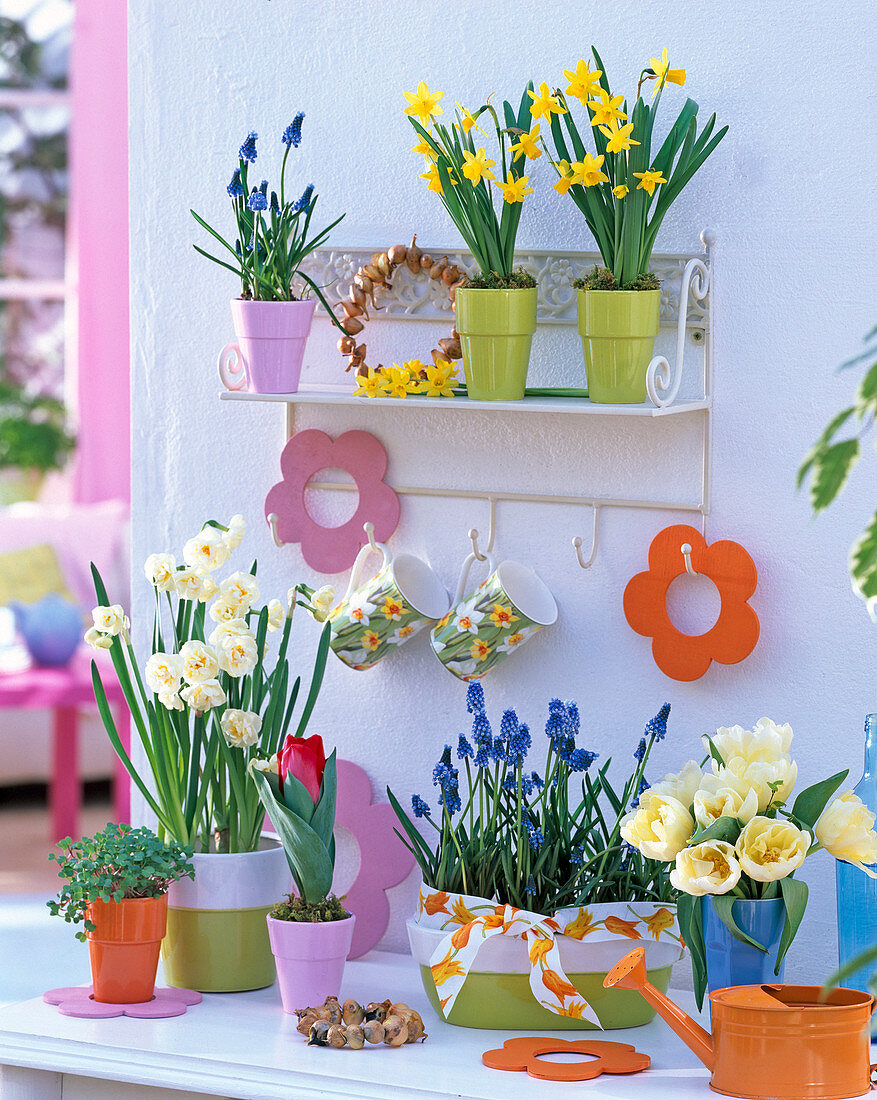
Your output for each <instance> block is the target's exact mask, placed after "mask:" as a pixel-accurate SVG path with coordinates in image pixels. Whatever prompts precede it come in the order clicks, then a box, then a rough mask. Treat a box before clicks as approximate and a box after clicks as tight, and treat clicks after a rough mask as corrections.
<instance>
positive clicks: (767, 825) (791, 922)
mask: <svg viewBox="0 0 877 1100" xmlns="http://www.w3.org/2000/svg"><path fill="white" fill-rule="evenodd" d="M703 742H704V746H705V748H706V749H707V751H708V752H709V760H710V770H709V771H706V772H704V771H702V769H701V766H700V765H699V764H698V763H697V762H696V761H694V760H689V761H688V763H687V764H686V765H685V766H684V767H683V769H682V770H681V771H680V772H678V773H677V774H675V775H668V776H665V778H664V779H663V780H662V781H661V782H660V783H656V784H655V785H654V786H652V787H651V788H649V789H648V790H646V791H644V793H643V794H642V796H641V798H640V801H639V805H638V807H636V808H635V809H633V810H631V811H630V812H629V813H627V814H626V815H625V816H624V818H623V819H622V821H621V836H622V837H623V838H624V840H625V841H626V842H627V843H628V844H630V845H632V846H633V847H634V848H636V849H637V851H638V852H640V853H641V854H642V855H644V856H647V857H648V858H650V859H659V860H663V861H664V862H665V863H670V864H672V865H673V867H672V870H671V871H670V882H671V883H672V885H673V886H674V887H675V888H676V889H677V890H679V891H680V892H681V895H680V898H679V904H678V908H679V922H680V929H681V932H682V935H683V937H684V938H685V940H686V942H687V943H688V944H689V946H690V947H691V957H692V965H693V969H694V981H695V993H696V995H697V998H698V1004H699V1005H702V1003H703V997H704V992H705V990H706V966H705V954H704V945H703V927H702V923H701V920H700V914H699V911H698V910H697V903H696V900H695V899H697V898H699V897H704V896H709V897H711V898H712V904H713V905H714V906H715V910H716V913H717V914H718V916H719V917H720V918H721V920H722V921H723V922H724V923H725V925H726V926H727V927H728V929H729V931H730V932H731V934H732V935H733V936H735V938H737V939H739V940H742V941H743V942H746V943H750V944H751V943H753V942H754V941H752V940H751V939H750V938H749V937H745V936H744V934H743V933H741V932H740V929H739V928H738V927H737V925H736V923H735V922H734V918H733V916H732V909H733V903H734V900H735V899H736V898H752V899H758V898H765V899H771V898H781V899H782V901H783V904H784V906H785V910H786V926H785V930H784V933H783V937H782V941H781V943H780V950H779V954H778V957H777V961H776V970H775V972H776V973H779V968H780V965H781V964H782V961H783V958H784V957H785V954H786V952H787V951H788V948H789V946H790V944H791V942H792V940H793V939H794V937H795V933H796V932H797V930H798V926H799V925H800V923H801V918H802V917H803V915H804V910H805V908H806V905H807V886H806V884H805V883H803V882H801V881H800V880H799V879H796V878H794V877H793V876H794V874H795V872H796V871H797V870H798V868H799V867H800V866H801V865H802V864H803V862H804V860H805V859H806V858H807V856H809V855H812V854H813V853H814V852H816V851H818V850H819V849H820V848H824V849H825V850H826V851H827V852H829V853H830V854H831V855H833V856H834V857H835V858H836V859H845V860H848V861H849V862H851V863H853V864H855V865H856V866H857V867H859V868H861V870H863V871H864V872H865V873H866V874H868V875H870V876H871V877H872V878H877V832H875V830H874V814H872V813H871V812H870V811H869V810H868V809H867V807H865V806H864V805H863V804H862V802H861V800H860V799H859V798H858V797H857V796H856V795H855V794H854V793H853V792H852V791H844V792H843V793H842V794H840V795H837V796H836V797H835V798H833V799H832V796H833V795H834V794H835V792H836V791H837V789H838V788H839V787H840V785H841V783H843V781H844V779H846V777H847V774H848V773H847V772H846V771H843V772H839V773H838V774H837V775H833V776H831V777H830V778H829V779H825V780H823V781H822V782H820V783H815V784H814V785H813V786H812V787H808V788H807V789H806V790H804V791H801V792H800V793H799V794H798V795H797V796H796V798H795V801H794V803H793V804H792V806H791V808H789V807H788V800H789V799H790V797H791V795H792V792H793V789H794V787H795V784H796V782H797V777H798V768H797V764H796V763H795V762H794V760H792V759H791V756H790V750H791V742H792V729H791V727H790V726H789V725H778V724H777V723H775V722H772V721H771V720H770V719H769V718H761V719H759V721H758V722H757V723H756V725H755V726H754V727H753V728H752V729H751V730H745V729H743V728H742V727H741V726H730V727H722V728H720V729H717V730H716V732H715V735H714V736H712V737H704V738H703ZM755 946H759V947H760V946H761V945H758V944H756V945H755ZM761 949H762V950H764V948H763V947H762V948H761Z"/></svg>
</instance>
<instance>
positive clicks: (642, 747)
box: [633, 737, 646, 760]
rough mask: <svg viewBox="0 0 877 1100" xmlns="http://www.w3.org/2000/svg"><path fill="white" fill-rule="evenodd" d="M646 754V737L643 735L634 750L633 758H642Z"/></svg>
mask: <svg viewBox="0 0 877 1100" xmlns="http://www.w3.org/2000/svg"><path fill="white" fill-rule="evenodd" d="M645 755H646V739H645V737H642V738H640V743H639V744H638V745H637V747H636V749H635V751H634V754H633V758H634V760H642V758H643V757H644V756H645Z"/></svg>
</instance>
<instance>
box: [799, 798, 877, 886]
mask: <svg viewBox="0 0 877 1100" xmlns="http://www.w3.org/2000/svg"><path fill="white" fill-rule="evenodd" d="M813 831H814V832H815V833H816V839H817V840H818V841H819V843H820V844H821V845H822V847H823V848H824V849H825V850H826V852H830V853H831V855H833V856H834V858H835V859H844V860H846V861H847V863H852V864H853V865H854V866H856V867H858V868H859V870H861V871H864V872H865V874H866V875H870V876H871V878H877V869H875V868H873V867H868V866H866V864H869V863H872V864H877V833H875V832H874V814H872V813H871V811H870V810H869V809H868V807H867V806H866V805H865V803H864V802H863V801H862V800H861V798H859V796H858V795H857V794H856V793H855V792H854V791H844V792H843V793H842V794H839V795H838V796H837V798H835V799H834V800H833V801H832V802H830V803H829V804H828V806H827V807H826V808H825V810H823V812H822V817H820V819H819V820H818V821H817V822H816V826H815V828H814V830H813Z"/></svg>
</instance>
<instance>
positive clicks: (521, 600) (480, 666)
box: [430, 554, 557, 680]
mask: <svg viewBox="0 0 877 1100" xmlns="http://www.w3.org/2000/svg"><path fill="white" fill-rule="evenodd" d="M476 560H477V559H476V557H475V555H474V554H470V555H469V557H468V558H466V560H465V561H464V562H463V569H462V572H461V574H460V582H459V584H458V586H457V594H456V596H455V597H454V606H453V607H452V608H451V610H450V611H449V612H448V613H447V615H445V617H444V618H443V619H440V620H439V622H437V623H436V624H435V626H434V627H433V628H432V634H431V637H430V642H431V644H432V649H433V652H434V653H435V655H436V657H438V659H439V660H440V661H441V663H442V664H443V665H444V666H445V668H446V669H447V670H448V672H452V673H453V674H454V675H455V676H459V678H460V679H461V680H480V679H481V677H482V676H485V675H486V674H487V673H488V672H490V670H491V669H492V668H496V666H497V665H498V664H499V663H500V662H501V661H504V660H505V659H506V657H508V655H509V654H510V653H514V652H515V651H516V650H518V649H520V648H521V646H522V645H524V643H525V642H527V641H528V640H529V639H530V638H532V637H533V635H534V634H535V633H536V632H537V631H539V630H541V629H542V628H543V627H545V626H551V624H552V623H553V622H555V620H556V619H557V604H556V603H555V602H554V597H553V596H552V595H551V592H550V591H549V590H548V587H547V585H546V584H545V583H544V581H542V580H541V579H540V578H539V577H537V576H536V574H535V573H534V572H533V570H532V569H530V568H529V566H526V565H521V564H520V563H519V562H516V561H503V562H500V563H499V565H495V563H494V560H493V558H492V557H491V556H490V554H488V555H486V560H487V567H488V569H489V570H490V574H489V576H488V577H487V580H485V581H482V582H481V584H480V585H479V586H478V587H477V588H476V589H475V590H474V591H472V592H470V593H469V594H468V595H467V596H464V595H463V593H464V591H465V590H466V582H467V580H468V578H469V570H470V569H471V567H472V564H473V562H475V561H476Z"/></svg>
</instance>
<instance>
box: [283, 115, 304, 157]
mask: <svg viewBox="0 0 877 1100" xmlns="http://www.w3.org/2000/svg"><path fill="white" fill-rule="evenodd" d="M304 117H305V113H304V111H299V113H298V114H297V115H296V116H295V118H294V119H293V120H292V122H290V124H289V125H288V126H287V127H286V129H285V130H284V131H283V138H282V141H283V144H284V145H285V146H286V147H287V149H288V148H289V147H290V145H291V146H292V147H293V149H297V148H298V147H299V145H301V124H302V120H303V119H304Z"/></svg>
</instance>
